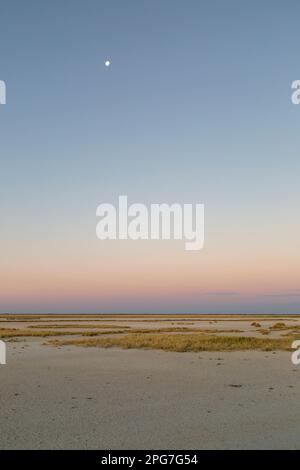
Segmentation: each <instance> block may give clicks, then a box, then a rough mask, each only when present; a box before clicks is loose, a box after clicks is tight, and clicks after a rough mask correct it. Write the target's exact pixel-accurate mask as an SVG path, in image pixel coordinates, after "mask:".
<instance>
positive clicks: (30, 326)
mask: <svg viewBox="0 0 300 470" xmlns="http://www.w3.org/2000/svg"><path fill="white" fill-rule="evenodd" d="M27 328H37V329H39V328H83V329H84V328H97V329H106V328H111V329H113V328H118V329H120V328H122V329H123V330H125V329H129V328H130V326H122V325H84V324H78V323H76V324H75V323H74V324H68V325H64V324H54V325H29V326H27Z"/></svg>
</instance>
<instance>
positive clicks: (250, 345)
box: [51, 333, 291, 352]
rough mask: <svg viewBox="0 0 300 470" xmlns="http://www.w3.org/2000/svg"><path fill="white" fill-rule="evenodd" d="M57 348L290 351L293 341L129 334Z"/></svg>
mask: <svg viewBox="0 0 300 470" xmlns="http://www.w3.org/2000/svg"><path fill="white" fill-rule="evenodd" d="M51 344H54V345H57V346H63V345H75V346H85V347H92V346H98V347H102V348H111V347H119V348H123V349H161V350H164V351H176V352H188V351H191V352H199V351H246V350H262V351H272V350H288V349H289V348H290V346H291V339H290V338H280V339H267V338H253V337H245V336H239V337H234V336H213V335H211V336H207V335H201V334H189V335H186V334H184V335H183V334H163V335H162V334H144V333H142V334H141V333H139V334H131V333H129V334H126V335H122V336H118V337H113V338H95V339H76V340H56V341H51Z"/></svg>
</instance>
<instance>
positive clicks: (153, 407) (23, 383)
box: [0, 325, 300, 450]
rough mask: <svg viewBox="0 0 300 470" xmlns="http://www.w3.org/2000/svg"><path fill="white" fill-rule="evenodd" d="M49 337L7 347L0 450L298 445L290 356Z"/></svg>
mask: <svg viewBox="0 0 300 470" xmlns="http://www.w3.org/2000/svg"><path fill="white" fill-rule="evenodd" d="M11 326H12V325H11ZM218 326H220V325H218ZM43 341H44V340H41V339H38V340H37V339H27V340H26V341H20V342H16V343H14V342H11V343H7V347H8V358H7V359H8V361H7V365H5V366H0V448H1V449H48V448H50V449H107V450H110V449H112V450H113V449H166V448H168V449H228V448H234V449H251V448H262V449H283V448H287V449H296V448H300V405H299V392H300V381H299V377H300V366H293V365H292V363H291V360H290V353H287V352H276V353H264V352H256V351H249V352H234V353H232V352H231V353H220V352H218V353H208V352H206V353H174V352H163V351H152V350H151V351H144V350H125V351H124V350H120V349H100V348H79V347H74V346H72V347H63V348H54V347H51V346H44V345H42V344H41V343H42V342H43Z"/></svg>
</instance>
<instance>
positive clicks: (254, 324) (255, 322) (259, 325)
mask: <svg viewBox="0 0 300 470" xmlns="http://www.w3.org/2000/svg"><path fill="white" fill-rule="evenodd" d="M251 326H255V327H256V328H260V327H261V324H260V323H258V322H257V321H254V322H253V323H251Z"/></svg>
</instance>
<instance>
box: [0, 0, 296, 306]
mask: <svg viewBox="0 0 300 470" xmlns="http://www.w3.org/2000/svg"><path fill="white" fill-rule="evenodd" d="M299 13H300V4H299V2H297V1H293V0H290V1H288V2H279V1H272V2H271V1H265V2H260V1H252V2H251V3H250V2H248V3H246V2H240V1H233V0H228V1H226V2H225V1H220V0H218V1H217V0H215V1H200V0H197V1H196V0H189V1H185V2H184V1H178V0H173V1H168V0H163V1H155V0H152V1H151V2H150V1H148V0H147V1H145V0H139V1H133V0H123V1H120V0H119V1H114V0H109V1H101V0H97V1H96V0H87V1H79V0H72V1H69V0H64V1H63V2H61V1H57V0H54V1H51V2H46V1H35V0H28V1H27V2H22V1H16V0H10V1H6V0H3V1H2V2H1V7H0V14H1V28H0V79H1V80H5V82H6V84H7V105H6V106H1V107H0V138H1V153H0V159H1V173H0V198H1V205H0V211H1V222H2V223H1V227H2V228H1V232H2V235H1V238H2V244H1V245H2V250H3V259H4V263H3V264H2V269H3V272H2V277H3V279H6V281H5V282H6V283H5V292H4V293H3V294H2V295H3V297H2V298H1V297H0V303H1V301H2V305H3V307H2V310H3V309H4V310H7V309H11V310H14V311H15V310H18V311H28V310H30V311H33V310H34V311H41V310H49V309H51V310H53V311H69V310H72V309H74V308H75V307H76V305H78V303H79V305H80V310H84V309H85V305H87V306H88V310H89V311H98V310H99V309H100V310H101V309H102V308H105V309H106V310H107V311H115V310H116V309H123V310H124V311H133V310H134V309H138V310H139V309H144V311H146V310H149V311H151V310H152V309H155V310H156V311H167V310H170V311H175V310H176V308H177V306H178V305H179V304H180V306H181V307H180V308H182V309H186V308H187V309H189V310H190V311H202V310H205V311H207V310H208V309H209V310H212V311H219V310H220V309H221V310H222V309H223V310H224V311H233V310H235V309H236V310H245V311H246V310H247V311H260V310H261V309H264V310H265V311H277V310H278V309H284V311H290V312H295V311H297V312H298V311H299V307H300V295H299V296H298V295H297V294H296V295H295V289H297V288H298V287H299V277H298V275H299V274H300V271H299V270H298V269H297V266H298V265H299V260H300V250H299V242H298V238H299V237H298V233H299V218H298V212H299V209H298V206H299V188H298V180H299V170H300V168H299V167H300V165H299V150H300V148H299V147H300V142H299V139H298V138H297V136H298V135H299V131H298V128H299V124H300V106H299V107H297V106H293V105H292V104H291V99H290V97H291V83H292V81H293V80H296V79H300V65H299V60H298V48H299ZM106 59H110V60H111V66H110V67H108V68H107V67H105V66H104V62H105V60H106ZM119 194H127V195H128V197H129V198H131V199H132V202H144V203H152V202H174V201H176V202H201V203H205V205H206V227H207V236H206V252H205V253H203V254H199V255H197V261H192V263H193V266H190V265H189V263H191V261H190V260H188V261H186V260H183V259H182V258H181V255H178V254H177V251H176V249H177V248H174V257H175V260H177V264H176V265H175V266H176V268H177V269H180V266H185V267H186V270H187V273H189V272H190V276H191V279H190V284H191V285H193V286H194V288H193V291H192V293H189V294H187V292H186V291H185V290H184V291H183V292H182V295H181V294H180V292H179V294H178V295H179V300H178V298H176V299H175V300H174V296H173V297H172V295H171V294H169V293H168V292H169V291H168V289H166V291H165V297H164V298H162V297H161V296H162V294H161V292H159V293H158V292H156V291H155V289H154V291H151V295H150V294H149V293H148V294H144V291H145V286H146V285H147V279H148V284H149V283H150V284H151V282H152V278H153V275H154V274H153V273H154V272H156V271H157V272H158V271H159V272H161V269H163V268H162V266H161V263H163V261H164V259H163V257H164V250H165V249H166V250H167V251H168V249H169V247H167V248H166V245H163V247H159V250H162V251H159V252H160V253H162V257H161V256H160V258H159V260H157V264H156V265H155V266H152V270H150V271H148V278H147V272H146V267H147V266H148V265H147V263H148V259H149V256H152V248H151V249H149V245H146V244H145V245H143V248H142V249H141V252H140V257H141V259H142V260H144V263H143V262H141V264H139V265H137V266H136V267H135V270H133V271H131V270H130V269H131V268H130V269H129V268H128V272H127V276H128V277H129V278H130V279H132V282H133V284H134V280H135V279H136V278H139V277H141V275H142V276H143V277H144V278H145V286H143V288H142V287H141V288H140V289H141V292H143V295H145V297H144V298H143V295H142V294H140V296H141V299H142V300H141V301H140V303H138V306H136V296H135V295H134V292H131V291H130V294H128V296H126V295H125V294H124V296H122V295H121V294H116V295H117V298H118V300H116V299H115V298H114V297H110V296H108V297H105V296H104V297H105V300H104V297H103V295H102V294H103V292H102V291H101V283H100V284H99V286H98V289H99V291H100V293H99V298H98V297H97V296H96V295H95V296H94V297H93V299H94V300H91V296H89V297H88V296H87V294H86V290H84V292H85V294H82V296H81V297H80V301H79V300H78V299H77V300H76V301H74V298H73V292H72V288H71V287H72V282H73V281H72V279H73V278H72V277H71V280H70V272H69V270H70V269H71V268H70V265H71V264H72V263H74V264H72V273H73V271H74V270H78V273H81V275H82V276H83V277H84V276H85V273H86V270H88V265H84V266H83V264H82V259H83V258H84V257H85V254H86V258H88V259H90V260H91V263H92V264H93V267H92V270H91V271H92V272H93V273H94V275H95V276H97V264H94V262H95V260H97V263H98V266H99V270H100V269H103V266H107V267H111V266H112V265H113V266H115V268H116V269H120V270H121V271H122V273H123V275H124V276H126V266H127V265H128V266H129V265H130V264H131V263H130V256H129V254H130V253H131V248H128V246H123V245H120V246H118V247H117V248H116V246H111V245H108V247H106V246H105V248H103V247H102V246H101V247H100V245H99V242H97V240H95V235H94V231H95V225H96V220H95V209H96V206H97V205H98V204H99V203H100V202H110V201H112V202H114V201H116V199H117V196H118V195H119ZM70 245H71V246H72V252H70V251H68V250H69V247H70ZM106 249H108V251H109V253H110V255H111V258H112V259H113V262H111V261H110V260H109V258H107V257H106V255H105V254H104V252H106ZM171 250H173V247H172V249H171ZM0 253H1V247H0ZM58 253H59V254H60V259H61V260H62V265H61V271H62V273H63V276H62V279H63V280H64V281H63V282H66V284H67V285H68V289H67V288H66V290H65V291H63V292H61V296H60V297H59V298H58V299H55V292H56V287H57V285H58V284H56V282H58V281H57V279H56V277H55V275H54V274H53V277H51V276H50V274H51V272H52V271H51V270H53V269H54V268H53V266H52V265H51V262H50V261H51V258H52V257H53V254H54V255H55V254H58ZM120 253H121V254H120ZM57 256H58V255H57ZM201 256H202V258H201ZM226 256H227V257H228V258H226V259H227V261H226V266H230V259H231V260H232V273H231V271H230V273H231V274H229V275H230V276H232V282H231V284H230V286H227V284H226V286H225V287H224V289H223V288H222V285H221V284H222V283H221V279H220V281H219V283H220V284H218V285H217V286H216V288H215V289H214V288H213V276H212V277H211V281H210V284H209V285H210V288H209V290H211V291H212V292H213V291H215V292H219V291H220V290H221V291H222V292H223V290H224V291H226V289H228V292H231V291H234V292H238V293H240V294H239V295H238V299H237V300H236V299H231V298H230V295H229V296H228V295H226V298H224V299H221V300H220V299H219V297H220V295H218V296H217V297H218V298H215V297H214V296H213V295H212V296H209V297H208V298H207V297H206V301H205V302H204V301H203V290H205V289H207V288H206V284H205V269H207V270H208V271H210V270H212V271H213V270H215V273H216V276H215V277H216V278H218V275H220V273H222V275H223V278H224V279H225V278H226V273H227V271H226V269H227V268H226V269H225V267H224V257H226ZM174 257H173V259H174ZM177 257H178V258H177ZM255 257H256V259H257V263H256V265H255V267H253V266H252V264H251V263H252V260H253V259H254V258H255ZM86 258H85V259H86ZM116 258H118V261H116ZM71 259H72V263H71V261H70V260H71ZM270 259H271V260H273V261H272V262H274V266H272V268H271V267H270V272H269V271H268V270H267V271H266V265H267V264H268V263H269V260H270ZM30 260H32V261H30ZM37 260H42V261H43V267H44V269H45V270H47V267H48V271H49V272H48V274H47V275H49V276H50V278H49V279H48V278H47V276H46V277H45V284H42V285H41V286H40V291H39V296H38V300H37V299H36V298H35V295H34V289H33V286H34V283H35V282H36V281H37V280H39V279H40V278H41V277H43V274H41V265H40V261H37ZM222 260H223V261H222ZM276 260H277V262H276ZM167 262H168V255H166V260H165V263H163V264H164V265H166V263H167ZM28 263H30V265H31V268H30V269H31V270H32V271H30V272H31V274H30V279H31V281H32V285H29V286H28V288H27V290H24V286H22V284H23V282H22V279H23V278H22V276H25V277H26V266H27V265H28ZM247 263H250V264H251V266H252V267H251V269H252V270H253V279H252V278H251V282H250V281H249V282H248V284H247V276H246V277H245V278H243V276H244V273H245V272H246V271H247ZM261 263H262V264H263V266H262V264H261ZM59 268H60V264H59V259H58V261H57V265H56V268H55V269H57V270H59ZM189 268H190V269H189ZM198 269H199V270H200V271H201V274H200V271H198ZM228 269H229V268H228ZM249 269H250V268H249ZM251 269H250V270H251ZM202 270H203V272H202ZM54 271H55V270H54ZM54 271H53V272H54ZM0 272H1V267H0ZM20 272H22V276H21V275H20ZM42 272H44V271H42ZM251 272H252V271H251ZM17 273H18V274H17ZM49 273H50V274H49ZM255 273H256V275H255ZM16 274H17V275H16ZM73 274H74V273H73ZM198 274H199V283H197V276H198ZM168 276H169V274H168V271H167V270H166V272H165V277H164V278H162V279H161V283H162V285H164V282H166V283H167V284H168V280H167V278H168ZM268 276H269V279H270V282H269V283H266V277H268ZM281 276H283V278H284V279H283V283H282V288H281V287H280V286H281V284H280V279H281ZM2 277H1V276H0V278H1V279H2ZM221 277H222V276H221ZM241 278H243V279H244V283H243V284H242V286H241V285H240V279H241ZM122 279H123V277H120V278H118V279H117V281H116V286H115V290H116V292H117V293H118V292H119V291H118V289H119V287H118V286H120V285H121V284H122ZM254 279H257V285H255V283H254ZM46 280H47V282H48V286H50V287H51V288H50V287H49V289H50V292H51V293H52V294H51V295H52V297H51V296H50V297H51V301H50V300H49V297H48V293H47V295H46V291H47V292H48V290H47V282H46ZM188 280H189V278H188ZM173 281H174V282H173V284H172V287H173V289H174V290H176V292H177V291H178V283H180V279H176V280H173ZM61 282H62V281H61V278H60V284H59V285H60V286H61ZM184 282H188V281H187V280H186V277H185V279H184ZM69 284H70V285H69ZM78 285H80V275H79V274H78V275H76V283H74V289H75V290H76V289H77V286H78ZM12 286H15V290H14V289H13V288H12ZM20 286H22V288H20V289H19V287H20ZM75 286H76V287H75ZM107 289H108V291H109V292H110V289H109V288H108V287H107ZM96 291H97V292H98V290H97V287H96V286H95V292H96ZM95 292H94V294H95ZM138 292H139V289H138ZM258 292H259V294H258ZM291 292H292V293H293V297H292V300H291V295H290V294H291ZM275 294H276V295H277V296H278V295H279V298H280V301H279V300H278V297H274V295H275ZM49 295H50V294H49ZM180 295H181V296H180ZM16 299H17V301H16ZM143 299H144V300H143ZM191 299H192V300H191ZM223 300H224V302H223V304H221V305H220V301H221V302H222V301H223ZM152 302H153V304H152ZM178 302H179V303H178ZM167 305H168V307H167ZM78 308H79V307H78ZM0 309H1V305H0ZM223 310H222V311H223ZM162 313H163V312H162Z"/></svg>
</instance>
